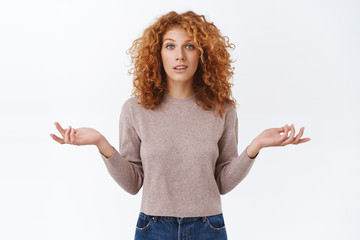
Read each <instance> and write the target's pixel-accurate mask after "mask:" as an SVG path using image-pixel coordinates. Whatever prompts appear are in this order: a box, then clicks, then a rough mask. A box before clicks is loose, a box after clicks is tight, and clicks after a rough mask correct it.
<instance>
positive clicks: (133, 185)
mask: <svg viewBox="0 0 360 240" xmlns="http://www.w3.org/2000/svg"><path fill="white" fill-rule="evenodd" d="M130 104H131V102H130V101H126V102H125V103H124V104H123V106H122V108H121V113H120V120H119V151H117V150H116V149H115V148H114V153H113V155H112V156H110V157H109V158H106V157H105V156H104V155H103V154H101V153H100V152H99V153H100V155H101V157H102V158H103V160H104V162H105V165H106V167H107V169H108V172H109V173H110V175H111V176H112V177H113V179H114V180H115V181H116V182H117V183H118V184H119V185H120V186H121V187H122V188H123V189H124V190H125V191H127V192H128V193H130V194H133V195H135V194H137V193H138V192H139V190H140V188H141V187H142V185H143V179H144V172H143V167H142V162H141V158H140V143H141V140H140V138H139V136H138V134H137V133H136V130H135V128H134V125H133V117H132V112H131V105H130Z"/></svg>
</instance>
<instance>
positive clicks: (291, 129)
mask: <svg viewBox="0 0 360 240" xmlns="http://www.w3.org/2000/svg"><path fill="white" fill-rule="evenodd" d="M294 135H295V127H294V124H291V126H290V136H289V138H288V139H286V140H285V141H284V142H283V145H287V144H289V143H291V142H293V141H294Z"/></svg>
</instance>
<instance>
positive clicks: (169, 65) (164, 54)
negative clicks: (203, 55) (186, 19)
mask: <svg viewBox="0 0 360 240" xmlns="http://www.w3.org/2000/svg"><path fill="white" fill-rule="evenodd" d="M199 55H200V51H199V50H198V49H196V48H195V45H194V44H193V41H192V39H191V38H190V37H189V36H188V35H187V34H186V31H185V30H184V29H182V28H172V29H170V30H168V31H167V32H166V33H165V34H164V36H163V45H162V48H161V59H162V62H163V67H164V70H165V72H166V80H167V81H181V82H185V81H193V79H194V74H195V72H196V69H197V67H198V63H199Z"/></svg>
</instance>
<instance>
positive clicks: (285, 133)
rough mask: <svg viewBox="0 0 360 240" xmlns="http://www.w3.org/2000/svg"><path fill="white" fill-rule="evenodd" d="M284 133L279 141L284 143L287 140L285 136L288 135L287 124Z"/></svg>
mask: <svg viewBox="0 0 360 240" xmlns="http://www.w3.org/2000/svg"><path fill="white" fill-rule="evenodd" d="M284 128H285V132H284V134H283V135H282V137H281V138H280V141H281V142H282V141H284V140H285V139H286V138H287V135H288V128H287V124H286V125H285V127H284Z"/></svg>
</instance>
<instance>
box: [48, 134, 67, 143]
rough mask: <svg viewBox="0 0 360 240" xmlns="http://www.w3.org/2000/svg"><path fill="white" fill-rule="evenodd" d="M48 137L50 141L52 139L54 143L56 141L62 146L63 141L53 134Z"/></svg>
mask: <svg viewBox="0 0 360 240" xmlns="http://www.w3.org/2000/svg"><path fill="white" fill-rule="evenodd" d="M50 137H52V139H54V140H55V141H57V142H58V143H60V144H64V139H62V138H59V137H58V136H56V135H55V134H52V133H51V134H50Z"/></svg>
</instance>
